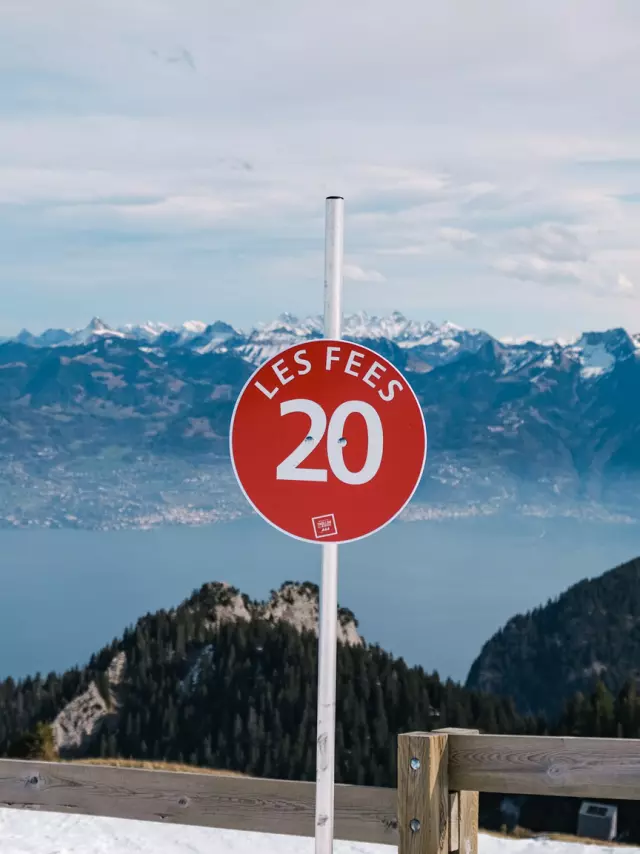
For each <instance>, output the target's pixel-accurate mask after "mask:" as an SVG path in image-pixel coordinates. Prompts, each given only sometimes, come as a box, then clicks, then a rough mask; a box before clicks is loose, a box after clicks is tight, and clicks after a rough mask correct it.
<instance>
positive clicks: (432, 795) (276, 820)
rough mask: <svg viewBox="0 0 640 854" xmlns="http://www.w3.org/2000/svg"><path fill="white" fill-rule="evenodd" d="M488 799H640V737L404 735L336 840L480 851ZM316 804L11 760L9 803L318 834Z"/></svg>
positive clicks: (268, 791)
mask: <svg viewBox="0 0 640 854" xmlns="http://www.w3.org/2000/svg"><path fill="white" fill-rule="evenodd" d="M478 792H501V793H504V794H531V795H562V796H571V797H584V798H609V799H620V800H623V799H624V800H640V740H635V739H634V740H631V739H595V738H546V737H544V738H543V737H529V736H503V735H480V734H478V733H477V732H473V731H469V730H452V729H449V730H438V731H435V732H430V733H407V734H404V735H400V736H399V737H398V790H397V791H396V790H395V789H382V788H380V789H376V788H370V787H366V786H336V802H335V835H336V838H338V839H346V840H351V841H359V842H378V843H386V844H389V845H398V846H399V854H450V852H456V851H459V852H460V854H476V852H477V845H478ZM314 801H315V785H314V784H313V783H299V782H287V781H281V780H260V779H256V778H251V777H234V776H216V775H209V774H197V773H181V772H175V771H150V770H139V769H132V768H118V767H111V766H105V765H82V764H72V763H65V762H26V761H24V762H23V761H20V760H11V759H2V760H0V807H9V808H16V809H39V810H45V811H49V812H63V813H80V814H84V815H96V816H110V817H114V818H128V819H140V820H144V821H158V822H170V823H176V824H191V825H200V826H204V827H216V828H227V829H235V830H253V831H262V832H265V833H281V834H293V835H296V836H313V834H314ZM0 849H1V842H0Z"/></svg>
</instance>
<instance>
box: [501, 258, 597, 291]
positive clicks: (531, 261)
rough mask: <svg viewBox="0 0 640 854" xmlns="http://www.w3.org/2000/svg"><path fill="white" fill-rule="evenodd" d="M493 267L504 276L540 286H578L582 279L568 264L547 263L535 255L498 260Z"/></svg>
mask: <svg viewBox="0 0 640 854" xmlns="http://www.w3.org/2000/svg"><path fill="white" fill-rule="evenodd" d="M493 267H494V269H495V270H497V271H498V272H499V273H502V274H503V275H504V276H509V277H510V278H512V279H520V280H521V281H524V282H536V283H537V284H541V285H562V286H566V285H579V284H581V283H582V278H581V276H580V275H579V273H578V272H577V271H576V270H575V268H574V267H572V266H571V265H569V264H561V263H558V262H555V261H548V260H547V259H545V258H540V257H538V256H537V255H519V256H513V257H510V258H498V259H497V260H496V261H495V262H494V263H493Z"/></svg>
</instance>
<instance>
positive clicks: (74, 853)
mask: <svg viewBox="0 0 640 854" xmlns="http://www.w3.org/2000/svg"><path fill="white" fill-rule="evenodd" d="M479 847H480V852H479V854H604V852H611V854H613V852H616V854H620V849H619V848H613V847H611V846H594V845H580V844H577V843H566V842H555V841H552V840H541V839H537V840H531V839H523V840H512V839H502V838H500V837H495V836H487V835H486V834H480V846H479ZM626 850H627V851H629V852H634V851H640V848H627V849H626ZM0 851H1V852H2V854H313V851H314V841H313V839H301V838H300V837H297V836H274V835H270V834H266V833H242V832H240V831H235V830H211V829H209V828H204V827H185V826H182V825H176V824H169V825H167V824H154V823H151V822H142V821H128V820H124V819H115V818H92V817H88V816H79V815H58V814H55V813H44V812H31V811H25V810H7V809H0ZM334 852H335V854H396V848H395V847H394V846H390V845H369V844H366V843H364V842H362V843H356V842H336V843H335V845H334Z"/></svg>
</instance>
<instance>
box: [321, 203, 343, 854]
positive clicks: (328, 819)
mask: <svg viewBox="0 0 640 854" xmlns="http://www.w3.org/2000/svg"><path fill="white" fill-rule="evenodd" d="M343 257H344V199H343V198H342V197H340V196H330V197H329V198H328V199H327V200H326V233H325V280H324V335H325V338H329V339H333V340H338V339H339V338H340V337H341V334H342V328H341V327H342V268H343ZM319 629H320V633H319V642H318V730H317V732H318V741H317V753H316V854H332V851H333V812H334V782H335V761H336V760H335V743H336V676H337V674H336V656H337V646H338V632H337V629H338V544H337V543H325V544H324V545H323V546H322V581H321V584H320V627H319Z"/></svg>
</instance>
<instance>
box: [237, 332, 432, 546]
mask: <svg viewBox="0 0 640 854" xmlns="http://www.w3.org/2000/svg"><path fill="white" fill-rule="evenodd" d="M230 446H231V461H232V464H233V467H234V471H235V473H236V477H237V478H238V481H239V483H240V486H241V487H242V490H243V492H244V494H245V495H246V497H247V499H248V500H249V502H250V503H251V504H252V505H253V507H254V508H255V510H257V512H258V513H259V514H260V515H261V516H262V517H263V518H264V519H266V520H267V522H270V523H271V524H272V525H274V526H275V527H276V528H278V529H279V530H280V531H283V532H284V533H285V534H289V535H290V536H292V537H296V538H298V539H301V540H307V541H310V542H318V543H331V542H333V543H346V542H349V541H351V540H358V539H360V538H362V537H366V536H368V535H369V534H373V533H374V532H375V531H378V530H379V529H380V528H382V527H383V526H384V525H386V524H388V523H389V522H390V521H391V520H392V519H393V518H394V517H395V516H397V515H398V513H400V511H401V510H402V509H403V507H405V505H406V504H407V503H408V502H409V499H410V498H411V496H412V495H413V493H414V491H415V489H416V487H417V485H418V483H419V481H420V478H421V476H422V471H423V469H424V463H425V458H426V454H427V433H426V429H425V424H424V418H423V415H422V410H421V409H420V404H419V403H418V399H417V398H416V396H415V394H414V392H413V390H412V388H411V386H410V385H409V383H408V382H407V380H406V379H405V378H404V377H403V375H402V374H401V373H400V372H399V371H398V370H397V369H396V368H395V367H394V366H393V365H392V364H391V362H388V361H387V360H386V359H384V358H383V357H382V356H379V355H378V354H377V353H375V352H374V351H373V350H369V349H368V348H367V347H360V346H358V345H356V344H351V343H350V342H348V341H331V340H327V339H323V340H321V341H308V342H306V343H303V344H299V345H296V346H295V347H289V348H288V349H287V350H284V351H283V352H281V353H279V354H278V355H277V356H274V357H273V358H272V359H270V360H269V361H268V362H266V363H265V364H264V365H263V366H262V367H261V368H259V369H258V370H257V371H256V372H255V373H254V374H253V376H252V377H251V378H250V379H249V381H248V382H247V384H246V385H245V387H244V388H243V390H242V392H241V393H240V397H239V398H238V401H237V403H236V406H235V409H234V411H233V417H232V419H231V435H230Z"/></svg>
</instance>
